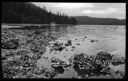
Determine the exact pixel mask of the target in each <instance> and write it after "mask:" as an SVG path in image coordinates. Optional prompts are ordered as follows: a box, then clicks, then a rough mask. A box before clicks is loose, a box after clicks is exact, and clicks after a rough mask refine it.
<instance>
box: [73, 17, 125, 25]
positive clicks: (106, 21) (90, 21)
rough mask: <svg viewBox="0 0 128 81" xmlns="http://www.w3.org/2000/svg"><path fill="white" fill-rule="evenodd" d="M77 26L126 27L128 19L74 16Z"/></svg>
mask: <svg viewBox="0 0 128 81" xmlns="http://www.w3.org/2000/svg"><path fill="white" fill-rule="evenodd" d="M74 17H75V19H76V20H77V24H81V25H126V19H116V18H95V17H88V16H74Z"/></svg>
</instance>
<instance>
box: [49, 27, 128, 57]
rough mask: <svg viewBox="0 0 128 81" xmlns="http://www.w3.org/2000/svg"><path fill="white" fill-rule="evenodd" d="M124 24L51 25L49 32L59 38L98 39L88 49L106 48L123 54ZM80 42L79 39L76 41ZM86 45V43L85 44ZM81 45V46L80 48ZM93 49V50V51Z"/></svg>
mask: <svg viewBox="0 0 128 81" xmlns="http://www.w3.org/2000/svg"><path fill="white" fill-rule="evenodd" d="M125 28H126V27H125V26H119V25H76V26H67V27H56V28H55V27H52V28H51V32H52V33H53V34H56V36H57V35H58V37H59V38H60V39H61V40H64V39H65V38H66V37H68V38H70V39H73V38H78V39H82V37H84V36H87V39H88V40H91V39H94V40H99V42H98V43H96V44H93V45H92V47H91V48H90V49H88V50H90V51H91V53H96V52H97V51H98V50H106V51H108V52H111V53H114V54H118V55H123V56H124V55H125V37H126V35H125V32H126V29H125ZM78 42H81V41H78ZM86 46H87V45H86ZM82 48H83V47H81V49H82ZM93 51H95V52H93Z"/></svg>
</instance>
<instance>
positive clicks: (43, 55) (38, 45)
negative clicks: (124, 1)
mask: <svg viewBox="0 0 128 81" xmlns="http://www.w3.org/2000/svg"><path fill="white" fill-rule="evenodd" d="M125 32H126V30H125V26H118V25H76V26H65V27H61V26H59V27H43V28H42V29H36V28H35V29H22V28H21V29H20V28H19V29H17V28H14V29H13V28H2V30H1V44H2V46H1V56H2V74H3V78H53V79H54V78H75V79H79V78H82V79H85V78H86V79H88V78H112V79H113V78H114V79H119V78H125V60H126V58H125Z"/></svg>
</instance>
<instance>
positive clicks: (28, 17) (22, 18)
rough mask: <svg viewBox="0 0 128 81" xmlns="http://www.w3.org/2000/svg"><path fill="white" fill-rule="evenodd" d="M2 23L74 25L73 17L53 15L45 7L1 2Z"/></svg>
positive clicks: (26, 3) (27, 3)
mask: <svg viewBox="0 0 128 81" xmlns="http://www.w3.org/2000/svg"><path fill="white" fill-rule="evenodd" d="M1 16H2V17H1V18H2V23H25V24H26V23H29V24H49V23H51V22H55V23H57V24H76V20H75V19H74V18H73V17H68V16H66V15H65V14H62V13H57V14H53V13H51V11H49V12H48V11H47V9H46V7H44V8H40V7H37V6H35V5H34V4H32V3H29V2H25V3H24V2H3V3H2V15H1Z"/></svg>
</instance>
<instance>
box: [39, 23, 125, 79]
mask: <svg viewBox="0 0 128 81" xmlns="http://www.w3.org/2000/svg"><path fill="white" fill-rule="evenodd" d="M49 31H50V32H51V33H52V34H53V35H55V36H57V37H58V39H57V41H58V42H62V43H65V42H66V41H67V40H68V39H70V40H72V46H75V49H74V50H73V51H71V50H72V48H71V47H70V46H69V47H67V48H66V49H67V50H68V51H66V50H63V51H61V52H60V53H58V52H49V47H47V51H46V52H45V53H44V54H43V56H42V57H49V58H52V57H57V58H59V59H61V60H63V61H65V62H66V63H69V59H70V58H71V57H72V56H73V55H75V54H80V53H85V54H88V55H96V54H97V53H98V52H99V51H101V50H104V51H106V52H108V53H111V54H114V55H117V56H120V57H125V45H126V43H125V42H126V41H125V39H126V35H125V32H126V30H125V26H118V25H76V26H67V27H52V28H50V30H49ZM84 37H87V38H84ZM76 39H77V40H76ZM91 40H97V41H98V42H93V43H92V42H90V41H91ZM78 43H79V44H80V45H76V44H78ZM43 65H44V62H43V61H41V60H39V65H38V66H39V67H41V66H43ZM48 65H50V63H49V64H48ZM120 68H123V69H124V68H125V67H120ZM67 75H70V76H67ZM74 76H76V75H75V72H74V70H73V69H70V70H69V71H65V73H64V74H62V75H59V76H57V77H56V78H65V77H67V78H71V77H74Z"/></svg>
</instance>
